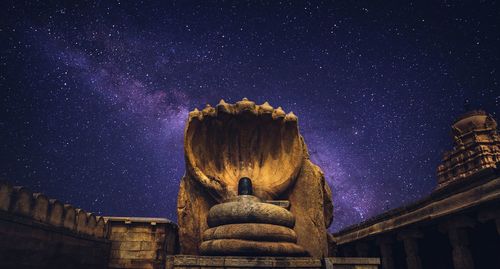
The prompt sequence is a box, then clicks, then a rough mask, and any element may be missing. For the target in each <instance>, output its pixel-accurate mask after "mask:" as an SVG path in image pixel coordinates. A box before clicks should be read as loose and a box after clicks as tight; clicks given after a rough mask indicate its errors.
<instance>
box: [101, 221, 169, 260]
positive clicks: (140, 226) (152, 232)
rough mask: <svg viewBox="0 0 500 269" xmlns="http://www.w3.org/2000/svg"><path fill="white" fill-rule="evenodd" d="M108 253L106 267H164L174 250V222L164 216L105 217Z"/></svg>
mask: <svg viewBox="0 0 500 269" xmlns="http://www.w3.org/2000/svg"><path fill="white" fill-rule="evenodd" d="M106 219H107V221H108V226H109V239H110V241H111V254H110V263H109V268H137V269H138V268H141V269H146V268H158V269H159V268H164V267H163V265H164V263H165V257H166V255H172V254H175V253H176V251H177V226H176V225H175V224H173V223H172V222H170V221H169V220H167V219H159V218H128V217H106Z"/></svg>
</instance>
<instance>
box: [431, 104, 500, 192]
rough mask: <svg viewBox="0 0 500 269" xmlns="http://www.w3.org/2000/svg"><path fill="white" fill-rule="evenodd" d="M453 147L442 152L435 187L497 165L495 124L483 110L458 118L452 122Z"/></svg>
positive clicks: (499, 144)
mask: <svg viewBox="0 0 500 269" xmlns="http://www.w3.org/2000/svg"><path fill="white" fill-rule="evenodd" d="M452 136H453V140H454V145H453V149H452V150H450V151H447V152H445V153H444V156H443V162H442V164H441V165H439V166H438V168H437V179H438V186H437V189H441V188H443V187H446V186H449V185H450V184H454V183H458V182H461V181H464V180H467V179H470V178H472V176H473V175H476V174H483V173H488V171H493V169H494V168H496V167H497V166H500V136H499V135H498V131H497V123H496V121H495V120H494V119H493V117H491V115H489V114H487V113H486V112H485V111H482V110H474V111H471V112H468V113H466V114H464V115H462V116H461V117H459V118H458V119H457V120H456V121H455V123H454V124H453V125H452Z"/></svg>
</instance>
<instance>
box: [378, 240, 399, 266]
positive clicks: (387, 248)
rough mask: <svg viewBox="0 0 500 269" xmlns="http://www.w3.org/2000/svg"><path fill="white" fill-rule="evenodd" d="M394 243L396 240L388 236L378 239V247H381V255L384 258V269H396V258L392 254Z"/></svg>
mask: <svg viewBox="0 0 500 269" xmlns="http://www.w3.org/2000/svg"><path fill="white" fill-rule="evenodd" d="M393 242H394V240H393V239H392V238H391V237H388V236H383V237H380V238H378V239H377V245H378V246H379V247H380V255H381V256H382V257H381V258H382V269H395V266H394V257H393V254H392V245H393Z"/></svg>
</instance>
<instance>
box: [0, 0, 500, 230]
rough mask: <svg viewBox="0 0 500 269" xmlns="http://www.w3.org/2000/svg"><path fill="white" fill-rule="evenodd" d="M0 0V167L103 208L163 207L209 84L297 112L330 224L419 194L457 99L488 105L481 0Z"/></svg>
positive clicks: (493, 56) (495, 21)
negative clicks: (323, 186) (324, 186)
mask: <svg viewBox="0 0 500 269" xmlns="http://www.w3.org/2000/svg"><path fill="white" fill-rule="evenodd" d="M203 3H206V4H203ZM1 5H2V7H1V9H0V10H1V11H0V12H1V14H0V15H1V17H2V18H5V19H4V20H3V22H2V23H1V24H0V35H2V40H6V42H1V44H0V47H1V49H2V50H1V57H0V65H1V71H0V72H1V75H0V86H1V88H2V91H1V96H0V97H1V98H0V100H1V102H2V103H1V105H0V110H1V112H2V113H1V118H0V127H1V129H2V130H3V131H2V132H1V136H0V138H1V141H2V142H3V143H2V148H1V151H2V156H1V162H0V164H1V170H0V176H2V177H4V178H6V179H8V180H10V181H12V182H14V183H15V184H20V185H24V186H27V187H29V188H31V189H32V190H34V191H42V192H44V193H46V194H47V195H49V196H51V197H53V198H58V199H60V200H62V201H66V202H70V203H72V204H74V205H76V206H79V207H82V208H84V209H87V210H89V211H94V212H98V213H99V214H103V215H124V216H151V217H166V218H170V219H173V220H175V219H176V198H177V197H176V196H177V191H178V184H179V180H180V178H181V177H182V175H183V173H184V159H183V151H182V143H183V142H182V139H183V137H182V136H183V128H184V125H185V121H186V118H187V113H188V111H189V110H192V109H194V108H195V107H198V108H202V107H204V105H205V104H206V103H210V104H212V105H215V104H216V103H218V101H219V100H220V99H221V98H223V99H225V100H226V101H227V102H236V101H238V100H241V99H242V98H243V97H248V98H249V99H251V100H254V101H256V102H257V103H263V102H264V101H269V102H270V104H271V105H273V106H275V107H277V106H282V107H283V109H284V110H285V111H287V112H288V111H293V112H294V113H295V114H296V115H298V117H299V123H300V129H301V133H302V135H303V136H304V137H305V140H306V143H307V145H308V148H309V151H310V154H311V158H312V159H313V161H314V162H315V163H316V164H318V165H319V166H320V167H321V168H322V169H323V170H324V172H325V175H326V178H327V181H328V183H329V184H330V186H331V187H332V190H333V200H334V206H335V216H334V223H333V225H332V227H331V229H332V230H338V229H340V228H342V227H345V226H347V225H350V224H354V223H357V222H359V221H362V220H364V219H366V218H368V217H370V216H373V215H375V214H378V213H381V212H383V211H385V210H387V209H390V208H394V207H398V206H401V205H403V204H406V203H409V202H411V201H414V200H416V199H419V198H421V197H423V196H425V195H427V194H429V193H430V191H432V189H433V188H434V186H435V168H436V167H437V165H438V164H439V162H440V157H441V155H442V152H443V151H444V150H447V149H450V147H451V139H450V137H449V131H450V130H449V127H450V125H451V123H452V122H453V120H454V119H455V118H456V117H457V116H459V115H460V114H461V113H463V112H464V107H463V104H464V102H465V100H469V101H470V104H471V106H472V107H473V108H483V109H485V110H487V111H488V112H489V113H491V114H493V116H494V117H496V118H497V119H498V114H499V102H500V97H499V92H500V90H499V85H498V81H499V75H498V73H499V70H498V68H499V63H500V56H499V55H500V21H499V16H498V14H499V10H500V8H499V5H498V4H497V3H495V2H494V1H483V2H481V3H480V4H464V3H461V4H456V3H447V2H430V3H423V2H420V1H419V2H415V3H413V2H405V3H390V4H388V3H385V2H384V3H383V4H382V3H375V2H373V3H372V1H361V2H359V1H356V2H352V3H350V4H340V3H331V2H330V1H329V2H324V3H323V2H318V3H312V2H311V3H309V2H304V3H302V2H301V3H294V2H276V1H270V3H267V2H258V3H257V2H255V3H252V2H250V3H246V2H241V3H239V4H237V5H236V4H235V5H232V4H230V3H225V2H221V3H219V4H214V3H208V2H203V1H201V2H200V4H194V3H193V2H191V3H186V4H180V3H164V2H158V3H152V4H140V3H138V2H137V3H136V2H134V3H133V4H126V3H120V2H117V1H114V2H111V1H103V2H98V3H94V4H92V3H79V2H76V3H70V2H69V1H64V3H61V4H53V5H46V4H42V3H29V4H21V3H17V2H14V3H12V4H9V3H2V4H1ZM4 5H5V6H4Z"/></svg>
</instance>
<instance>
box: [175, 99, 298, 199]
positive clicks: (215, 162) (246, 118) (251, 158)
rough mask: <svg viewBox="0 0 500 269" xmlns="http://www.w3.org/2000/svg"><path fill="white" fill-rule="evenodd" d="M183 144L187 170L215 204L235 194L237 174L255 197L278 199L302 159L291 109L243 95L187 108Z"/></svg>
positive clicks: (295, 123)
mask: <svg viewBox="0 0 500 269" xmlns="http://www.w3.org/2000/svg"><path fill="white" fill-rule="evenodd" d="M184 145H185V156H186V169H187V170H188V171H189V173H190V174H191V175H193V176H194V177H195V178H196V180H197V181H199V182H200V183H201V184H202V185H203V186H204V187H206V188H207V189H208V190H209V192H210V194H211V196H213V198H214V199H215V200H217V201H219V202H221V201H224V200H226V199H229V198H232V197H234V196H236V195H237V185H238V180H239V179H240V178H241V177H249V178H251V179H252V181H253V183H254V192H255V195H256V196H257V197H260V198H262V199H273V198H277V197H278V196H279V195H280V194H282V193H283V192H284V191H286V190H287V189H288V187H289V186H290V185H291V184H293V183H294V180H295V179H296V177H297V175H298V173H299V172H300V168H301V167H302V163H303V162H304V160H305V159H306V158H307V150H306V147H305V145H304V142H303V139H302V137H301V136H300V134H299V130H298V126H297V117H296V116H295V115H294V114H293V112H290V113H288V114H285V112H284V111H283V110H282V109H281V107H278V108H276V109H274V108H273V107H272V106H270V105H269V104H268V103H267V102H266V103H264V104H262V105H256V104H255V103H254V102H252V101H249V100H247V99H246V98H244V99H243V100H242V101H239V102H237V103H236V104H228V103H226V102H224V100H221V101H220V103H219V104H218V105H217V106H216V107H211V106H210V105H207V106H206V107H205V108H204V109H203V110H201V111H199V110H197V109H195V110H194V111H191V112H190V113H189V120H188V124H187V126H186V129H185V136H184Z"/></svg>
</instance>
